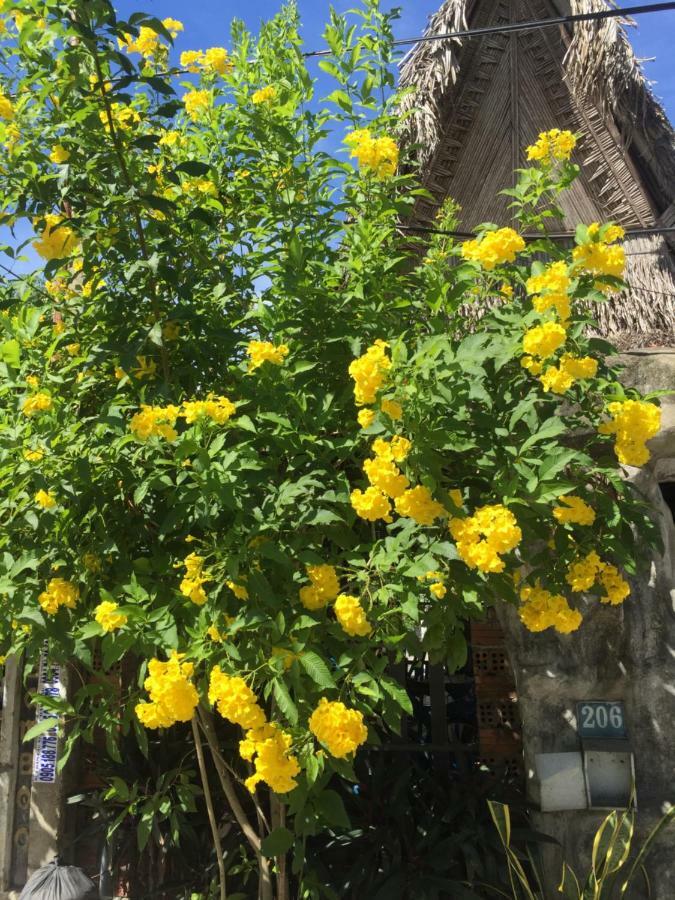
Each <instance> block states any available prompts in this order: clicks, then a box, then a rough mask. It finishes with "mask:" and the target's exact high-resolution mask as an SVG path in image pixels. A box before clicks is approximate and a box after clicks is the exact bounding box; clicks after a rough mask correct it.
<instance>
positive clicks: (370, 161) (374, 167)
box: [345, 128, 399, 178]
mask: <svg viewBox="0 0 675 900" xmlns="http://www.w3.org/2000/svg"><path fill="white" fill-rule="evenodd" d="M345 144H347V146H348V147H351V151H352V152H351V154H350V156H351V157H352V158H354V159H356V160H358V163H359V167H360V168H361V169H367V170H369V171H371V172H372V173H373V174H374V175H375V176H376V177H377V178H391V176H392V175H395V174H396V169H397V167H398V157H399V149H398V145H397V144H396V141H394V140H393V139H392V138H390V137H374V136H373V134H372V132H371V131H370V130H369V129H368V128H360V129H358V130H357V131H353V132H352V133H351V134H349V135H347V137H346V138H345Z"/></svg>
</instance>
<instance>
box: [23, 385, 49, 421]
mask: <svg viewBox="0 0 675 900" xmlns="http://www.w3.org/2000/svg"><path fill="white" fill-rule="evenodd" d="M52 406H53V400H52V398H51V397H50V396H49V394H45V393H42V392H40V393H38V394H33V396H32V397H26V399H25V400H24V401H23V406H22V407H21V412H22V413H23V414H24V416H27V417H28V418H29V419H30V418H32V417H33V416H36V415H37V414H38V413H41V412H49V410H50V409H51V408H52Z"/></svg>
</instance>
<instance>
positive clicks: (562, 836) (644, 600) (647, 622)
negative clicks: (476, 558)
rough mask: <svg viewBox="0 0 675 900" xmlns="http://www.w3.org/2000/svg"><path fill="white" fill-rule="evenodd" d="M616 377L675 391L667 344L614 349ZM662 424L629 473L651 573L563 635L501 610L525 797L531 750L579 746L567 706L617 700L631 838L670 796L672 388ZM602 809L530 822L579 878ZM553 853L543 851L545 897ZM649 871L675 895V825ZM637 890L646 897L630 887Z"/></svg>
mask: <svg viewBox="0 0 675 900" xmlns="http://www.w3.org/2000/svg"><path fill="white" fill-rule="evenodd" d="M622 362H623V363H624V364H625V365H626V371H625V373H624V377H623V381H624V383H625V384H627V385H630V386H635V387H638V388H639V389H640V390H642V391H643V392H645V393H648V392H650V391H656V390H675V349H671V350H660V351H659V350H657V351H636V352H633V353H629V354H626V355H625V356H624V357H622ZM661 403H662V407H663V427H662V431H661V433H660V434H659V435H658V436H657V437H656V438H655V439H654V440H653V441H652V442H651V444H650V449H651V451H652V459H651V461H650V463H649V464H648V466H646V467H645V469H643V470H639V469H631V470H629V477H630V478H631V480H632V481H633V482H634V483H635V484H636V485H637V486H638V487H639V488H640V490H641V491H642V493H643V494H644V495H645V496H646V497H647V498H648V499H649V500H650V502H651V505H652V507H653V509H654V517H655V520H656V521H658V523H659V525H660V528H661V534H662V537H663V543H664V551H663V554H658V555H655V556H654V558H653V559H652V564H651V571H650V575H649V577H648V578H647V577H645V578H644V579H643V580H639V581H633V583H632V585H631V587H632V593H631V597H630V598H629V599H628V600H626V602H625V604H624V605H623V606H622V607H618V608H612V607H607V606H601V605H600V604H598V603H595V602H594V603H592V604H590V605H589V609H588V611H587V613H586V615H585V621H584V624H583V626H582V627H581V629H580V630H579V631H578V632H576V633H574V634H572V635H569V636H563V635H556V634H554V633H549V632H544V633H543V634H540V635H537V634H531V633H529V632H527V631H526V630H525V629H524V628H523V627H522V625H521V624H520V622H519V620H518V616H517V614H516V612H515V610H514V609H513V608H512V607H506V605H505V604H504V606H503V607H502V608H501V609H500V610H499V615H500V619H501V621H502V624H503V626H504V629H505V631H506V633H507V644H508V649H509V654H510V657H511V662H512V665H513V668H514V671H515V677H516V685H517V690H518V698H519V705H520V710H521V717H522V722H523V744H524V748H525V765H526V772H527V777H528V789H529V793H530V798H531V800H532V801H533V804H534V805H535V806H536V805H537V803H538V796H537V785H536V781H535V778H534V772H535V767H534V757H535V754H536V753H549V752H565V751H578V750H579V749H580V745H579V739H578V735H577V732H576V722H575V704H576V702H577V701H579V700H591V699H607V700H623V702H624V704H625V709H626V720H627V725H628V733H629V738H630V741H631V743H632V746H633V750H634V753H635V766H636V780H637V799H638V833H637V835H636V845H637V844H638V843H639V842H640V841H641V839H642V838H643V837H644V835H645V834H646V833H647V832H648V831H649V830H650V829H651V827H652V826H653V825H654V823H655V822H656V821H658V819H659V818H660V817H661V815H662V813H663V811H664V809H665V808H667V804H673V803H675V524H674V523H673V516H672V514H671V511H670V509H669V508H668V506H667V505H666V503H665V502H664V500H663V497H662V495H661V492H660V489H659V483H660V482H665V481H675V396H674V397H663V398H662V400H661ZM605 815H606V812H601V811H579V812H560V813H538V814H537V815H536V816H535V824H536V827H537V828H538V829H539V830H541V831H544V832H546V833H548V834H551V835H553V836H554V837H556V838H557V839H558V840H559V841H560V842H561V844H562V846H563V849H564V855H565V858H566V860H567V861H568V862H569V863H570V864H571V865H572V866H573V868H574V869H575V870H576V872H577V874H578V875H579V877H584V878H585V876H586V874H587V873H588V869H589V860H590V853H591V847H592V842H593V835H594V833H595V830H596V829H597V827H598V825H599V824H600V822H601V821H602V819H603V818H604V817H605ZM561 858H562V857H561V853H560V852H558V851H555V850H553V851H552V850H549V849H547V851H546V868H547V876H548V878H549V879H550V885H549V889H550V890H551V896H558V894H557V893H556V891H555V888H556V887H557V882H556V879H558V880H559V875H560V871H561ZM647 869H648V872H649V877H650V880H651V886H652V891H653V894H652V896H653V897H654V898H655V900H672V898H673V897H675V827H671V828H670V829H669V830H668V831H666V832H665V833H664V834H663V835H662V836H661V838H660V839H659V843H658V845H657V848H656V850H655V852H654V853H652V854H651V856H650V857H649V859H648V862H647ZM634 896H635V897H641V896H645V895H644V894H643V893H640V891H639V890H638V891H637V893H635V894H634Z"/></svg>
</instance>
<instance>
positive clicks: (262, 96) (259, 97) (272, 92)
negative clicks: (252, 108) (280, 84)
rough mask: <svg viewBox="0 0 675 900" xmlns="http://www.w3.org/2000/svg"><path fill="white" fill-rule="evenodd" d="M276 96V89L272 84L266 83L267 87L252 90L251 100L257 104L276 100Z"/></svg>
mask: <svg viewBox="0 0 675 900" xmlns="http://www.w3.org/2000/svg"><path fill="white" fill-rule="evenodd" d="M276 96H277V89H276V88H275V87H274V85H272V84H268V85H267V87H264V88H260V89H259V90H257V91H254V93H253V95H252V97H251V102H252V103H254V104H255V105H256V106H259V105H260V104H261V103H271V102H272V101H273V100H276Z"/></svg>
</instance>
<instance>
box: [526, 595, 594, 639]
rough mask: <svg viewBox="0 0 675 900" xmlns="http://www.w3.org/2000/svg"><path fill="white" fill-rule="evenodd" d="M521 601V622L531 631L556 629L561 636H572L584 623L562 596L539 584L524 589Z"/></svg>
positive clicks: (577, 612) (576, 611)
mask: <svg viewBox="0 0 675 900" xmlns="http://www.w3.org/2000/svg"><path fill="white" fill-rule="evenodd" d="M520 599H521V601H522V606H521V607H520V611H519V612H520V620H521V622H522V623H523V625H525V627H526V628H527V629H528V630H529V631H534V632H539V631H546V629H547V628H555V630H556V631H557V632H559V633H560V634H570V633H571V632H572V631H576V630H577V628H579V626H580V625H581V623H582V621H583V617H582V615H581V613H580V612H579V611H578V610H576V609H572V607H571V606H570V605H569V603H568V602H567V600H566V599H565V598H564V597H563V596H562V595H561V594H551V593H550V592H549V591H547V590H544V588H542V587H541V585H540V584H538V583H537V584H536V585H535V586H534V587H524V588H522V590H521V592H520Z"/></svg>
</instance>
